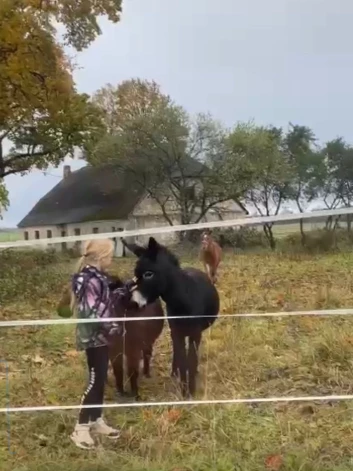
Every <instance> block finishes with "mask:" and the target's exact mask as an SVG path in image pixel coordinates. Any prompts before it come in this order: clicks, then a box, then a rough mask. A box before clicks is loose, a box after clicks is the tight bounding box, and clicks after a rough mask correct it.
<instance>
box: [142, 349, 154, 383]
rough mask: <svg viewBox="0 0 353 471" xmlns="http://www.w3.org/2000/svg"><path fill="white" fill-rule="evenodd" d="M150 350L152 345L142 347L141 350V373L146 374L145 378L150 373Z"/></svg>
mask: <svg viewBox="0 0 353 471" xmlns="http://www.w3.org/2000/svg"><path fill="white" fill-rule="evenodd" d="M152 351H153V347H152V345H149V346H148V347H144V348H143V350H142V352H143V374H144V376H146V378H150V377H151V373H150V362H151V357H152Z"/></svg>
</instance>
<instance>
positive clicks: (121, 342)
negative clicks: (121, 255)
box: [57, 277, 164, 399]
mask: <svg viewBox="0 0 353 471" xmlns="http://www.w3.org/2000/svg"><path fill="white" fill-rule="evenodd" d="M110 278H111V280H112V282H113V284H114V287H115V288H118V287H121V286H123V282H122V281H121V280H120V279H119V278H117V277H110ZM70 302H71V284H70V283H67V284H65V286H64V289H63V291H62V294H61V298H60V301H59V303H58V307H57V312H58V314H59V315H60V316H61V317H70V315H72V313H71V314H70V315H69V314H68V312H69V311H70ZM114 310H115V313H114V315H115V316H116V317H160V318H161V319H153V320H141V321H128V322H124V328H125V335H124V336H121V335H115V336H114V337H113V338H112V342H111V343H110V345H109V358H110V363H111V366H112V368H113V373H114V377H115V384H116V389H117V392H118V394H120V395H122V396H133V397H134V398H136V399H138V398H139V394H138V376H139V369H140V368H139V367H140V360H141V356H142V358H143V374H144V375H145V376H146V377H147V378H149V377H150V360H151V357H152V352H153V345H154V343H155V342H156V340H157V339H158V337H159V336H160V335H161V333H162V330H163V326H164V319H163V317H164V312H163V308H162V304H161V301H160V300H159V299H158V300H157V301H155V302H154V303H152V304H149V305H147V306H145V307H144V308H138V306H137V304H135V303H133V302H131V301H129V300H124V299H119V300H117V301H116V302H115V305H114ZM124 356H126V363H127V370H128V376H129V378H130V386H131V393H130V394H128V393H126V392H125V389H124Z"/></svg>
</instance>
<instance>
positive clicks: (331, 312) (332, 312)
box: [0, 309, 353, 328]
mask: <svg viewBox="0 0 353 471" xmlns="http://www.w3.org/2000/svg"><path fill="white" fill-rule="evenodd" d="M351 315H353V309H322V310H320V311H317V310H315V311H279V312H249V313H240V314H219V315H218V316H217V318H223V319H232V318H233V319H234V318H244V317H245V318H259V319H262V318H267V317H277V318H281V317H305V316H314V317H326V316H351ZM200 317H206V318H208V317H211V318H213V317H214V316H170V317H169V316H168V317H164V316H163V317H154V316H153V317H109V318H105V319H101V318H99V319H97V318H95V319H77V318H69V319H37V320H27V321H24V320H21V321H0V328H1V327H24V326H29V327H40V326H48V325H76V324H95V323H101V322H134V321H135V322H136V321H152V320H158V319H165V320H169V319H196V318H200Z"/></svg>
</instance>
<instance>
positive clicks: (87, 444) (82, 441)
mask: <svg viewBox="0 0 353 471" xmlns="http://www.w3.org/2000/svg"><path fill="white" fill-rule="evenodd" d="M90 428H91V426H90V425H89V424H76V427H75V430H74V431H73V433H72V435H71V440H72V441H73V442H74V444H75V445H76V446H77V447H78V448H81V449H82V450H91V449H92V448H94V441H93V438H92V437H91V434H90V433H89V432H90Z"/></svg>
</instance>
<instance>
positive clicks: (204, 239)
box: [201, 230, 212, 250]
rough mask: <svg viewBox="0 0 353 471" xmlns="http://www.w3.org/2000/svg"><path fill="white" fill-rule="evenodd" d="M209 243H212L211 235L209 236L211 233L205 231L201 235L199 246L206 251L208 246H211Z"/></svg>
mask: <svg viewBox="0 0 353 471" xmlns="http://www.w3.org/2000/svg"><path fill="white" fill-rule="evenodd" d="M211 242H212V235H211V232H210V231H208V230H206V231H203V233H202V234H201V246H202V248H203V249H204V250H207V249H208V248H209V247H210V245H211Z"/></svg>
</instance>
